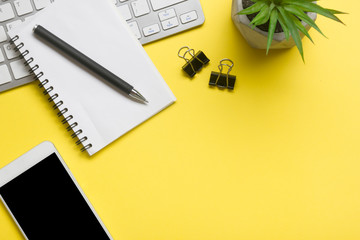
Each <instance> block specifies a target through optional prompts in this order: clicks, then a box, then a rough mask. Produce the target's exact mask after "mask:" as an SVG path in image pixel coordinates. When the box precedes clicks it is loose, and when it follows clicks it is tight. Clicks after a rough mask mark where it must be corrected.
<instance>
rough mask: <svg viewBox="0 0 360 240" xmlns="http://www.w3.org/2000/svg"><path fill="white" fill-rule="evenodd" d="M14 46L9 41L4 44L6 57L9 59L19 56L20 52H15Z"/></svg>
mask: <svg viewBox="0 0 360 240" xmlns="http://www.w3.org/2000/svg"><path fill="white" fill-rule="evenodd" d="M14 48H15V45H14V44H10V43H7V44H4V50H5V54H6V57H7V59H9V60H10V59H13V58H16V57H18V56H20V52H19V51H17V52H15V50H14Z"/></svg>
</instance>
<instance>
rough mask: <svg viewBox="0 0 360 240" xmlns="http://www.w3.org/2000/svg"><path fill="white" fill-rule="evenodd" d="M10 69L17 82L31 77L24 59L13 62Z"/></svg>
mask: <svg viewBox="0 0 360 240" xmlns="http://www.w3.org/2000/svg"><path fill="white" fill-rule="evenodd" d="M10 68H11V71H12V73H13V74H14V77H15V79H16V80H17V79H20V78H23V77H26V76H29V75H30V73H29V70H30V68H29V67H24V59H19V60H16V61H13V62H11V63H10Z"/></svg>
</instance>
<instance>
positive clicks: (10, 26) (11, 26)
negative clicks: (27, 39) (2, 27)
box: [6, 20, 22, 31]
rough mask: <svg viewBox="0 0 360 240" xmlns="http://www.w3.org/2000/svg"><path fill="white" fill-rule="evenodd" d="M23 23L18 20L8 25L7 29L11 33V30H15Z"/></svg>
mask: <svg viewBox="0 0 360 240" xmlns="http://www.w3.org/2000/svg"><path fill="white" fill-rule="evenodd" d="M21 23H22V22H21V20H16V21H13V22H10V23H8V24H6V27H7V29H8V31H10V30H11V29H13V28H15V27H16V26H18V25H20V24H21Z"/></svg>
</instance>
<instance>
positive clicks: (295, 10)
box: [284, 5, 326, 37]
mask: <svg viewBox="0 0 360 240" xmlns="http://www.w3.org/2000/svg"><path fill="white" fill-rule="evenodd" d="M284 8H285V10H286V11H288V12H290V13H292V14H294V15H295V16H297V17H298V18H300V19H301V20H302V21H304V22H306V23H307V24H309V26H311V27H313V28H314V29H316V30H317V31H318V32H319V33H321V35H323V36H324V37H326V36H325V35H324V34H323V32H322V31H321V30H320V28H319V27H318V26H317V25H316V23H315V22H314V21H313V20H312V19H311V18H310V17H309V16H308V15H307V14H306V13H304V12H303V11H302V10H301V9H299V8H298V7H296V6H291V5H286V6H284Z"/></svg>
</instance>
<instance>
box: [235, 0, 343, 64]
mask: <svg viewBox="0 0 360 240" xmlns="http://www.w3.org/2000/svg"><path fill="white" fill-rule="evenodd" d="M315 2H316V1H312V0H233V5H232V19H233V22H234V23H235V25H236V27H237V28H238V29H239V31H240V32H241V34H242V35H243V36H244V38H245V39H246V41H247V42H248V43H249V44H250V45H251V46H252V47H254V48H259V49H266V54H268V52H269V49H270V48H271V49H278V48H290V47H293V46H295V45H296V46H297V48H298V50H299V53H300V55H301V57H302V59H303V60H304V52H303V47H302V41H301V39H302V38H303V37H304V36H307V37H308V38H309V39H310V40H311V41H312V39H311V37H310V35H309V33H308V30H309V29H310V28H311V27H313V28H315V29H316V30H317V31H318V32H319V33H321V34H322V35H324V34H323V33H322V32H321V30H320V28H319V27H318V26H317V25H316V23H315V20H316V17H317V14H320V15H323V16H325V17H327V18H330V19H332V20H335V21H337V22H340V23H342V22H341V20H340V19H339V18H338V17H336V16H335V14H342V13H343V12H340V11H337V10H332V9H326V8H323V7H321V6H319V5H318V4H316V3H315ZM324 36H325V35H324Z"/></svg>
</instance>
